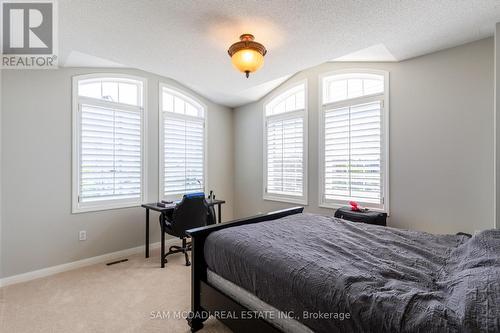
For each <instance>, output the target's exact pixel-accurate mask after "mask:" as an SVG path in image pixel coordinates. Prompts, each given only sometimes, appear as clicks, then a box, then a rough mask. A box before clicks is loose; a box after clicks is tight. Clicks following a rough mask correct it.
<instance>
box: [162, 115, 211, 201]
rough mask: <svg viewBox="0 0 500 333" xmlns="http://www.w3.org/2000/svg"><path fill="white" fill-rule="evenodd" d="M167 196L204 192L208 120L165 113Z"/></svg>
mask: <svg viewBox="0 0 500 333" xmlns="http://www.w3.org/2000/svg"><path fill="white" fill-rule="evenodd" d="M163 126H164V135H163V140H164V141H163V147H164V154H163V156H164V161H163V163H164V166H165V167H164V179H165V181H164V195H165V196H168V195H173V194H179V193H192V192H199V191H203V189H204V183H203V182H204V177H203V168H204V151H203V147H204V130H205V129H204V121H203V119H182V118H181V117H178V116H177V115H172V114H169V112H164V124H163Z"/></svg>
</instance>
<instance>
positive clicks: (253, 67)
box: [227, 34, 267, 78]
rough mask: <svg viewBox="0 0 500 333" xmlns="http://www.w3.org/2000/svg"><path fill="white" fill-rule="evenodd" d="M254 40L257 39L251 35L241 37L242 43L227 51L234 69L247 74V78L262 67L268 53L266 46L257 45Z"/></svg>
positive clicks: (237, 43)
mask: <svg viewBox="0 0 500 333" xmlns="http://www.w3.org/2000/svg"><path fill="white" fill-rule="evenodd" d="M254 39H255V37H254V36H253V35H251V34H243V35H241V36H240V41H239V42H236V43H234V44H233V45H231V46H230V47H229V50H228V51H227V53H229V56H230V57H231V61H232V63H233V65H234V67H236V69H238V70H239V71H240V72H243V73H245V75H246V77H247V78H248V76H249V75H250V73H253V72H255V71H257V70H259V68H261V67H262V65H263V64H264V56H265V55H266V53H267V50H266V48H265V47H264V45H262V44H260V43H257V42H256V41H254Z"/></svg>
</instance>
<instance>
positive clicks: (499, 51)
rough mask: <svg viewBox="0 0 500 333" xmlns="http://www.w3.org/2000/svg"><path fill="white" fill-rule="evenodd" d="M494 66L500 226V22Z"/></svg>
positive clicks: (498, 223) (498, 217)
mask: <svg viewBox="0 0 500 333" xmlns="http://www.w3.org/2000/svg"><path fill="white" fill-rule="evenodd" d="M494 39H495V41H494V42H495V47H494V48H495V52H494V55H495V59H494V62H495V66H494V75H495V78H494V87H495V109H494V114H495V116H494V119H495V120H494V124H495V139H494V140H495V147H494V150H495V151H494V154H495V179H494V183H495V227H496V228H500V133H499V132H498V131H499V130H500V23H497V24H496V26H495V38H494Z"/></svg>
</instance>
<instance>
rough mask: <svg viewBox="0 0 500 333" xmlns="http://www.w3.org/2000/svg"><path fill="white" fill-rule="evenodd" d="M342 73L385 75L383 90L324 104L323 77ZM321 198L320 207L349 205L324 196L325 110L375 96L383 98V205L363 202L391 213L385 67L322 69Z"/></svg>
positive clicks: (387, 87) (388, 113) (319, 198)
mask: <svg viewBox="0 0 500 333" xmlns="http://www.w3.org/2000/svg"><path fill="white" fill-rule="evenodd" d="M340 74H376V75H381V76H383V77H384V92H383V93H376V94H370V95H364V96H360V97H354V98H349V99H345V100H341V101H336V102H330V103H326V104H323V94H324V85H323V82H324V79H325V78H326V77H329V76H333V75H340ZM318 87H319V89H318V109H319V115H318V125H319V126H318V134H319V135H318V153H319V158H318V162H319V163H318V188H319V191H318V194H319V197H318V202H319V205H318V206H319V207H322V208H333V209H337V208H340V207H343V206H346V205H348V202H347V201H346V202H340V201H339V200H326V199H325V131H324V126H325V111H327V110H330V109H332V108H338V107H342V106H354V105H357V104H362V103H364V102H370V101H375V100H381V101H382V111H381V112H382V118H383V119H382V122H381V125H382V139H381V147H382V153H381V157H382V161H383V164H382V166H381V170H380V171H381V175H382V182H381V185H382V193H381V194H382V204H381V206H382V207H372V206H370V204H369V203H366V204H365V203H363V204H362V205H363V206H366V207H367V208H370V209H371V210H374V211H380V212H386V213H387V214H389V207H390V205H389V203H390V200H389V199H390V195H389V192H390V187H389V178H390V175H389V161H390V160H389V150H390V147H389V139H390V128H389V115H390V112H389V111H390V108H389V104H390V103H389V101H390V100H389V90H390V86H389V72H388V71H385V70H379V69H368V68H349V69H340V70H334V71H330V72H326V73H322V74H320V75H319V82H318Z"/></svg>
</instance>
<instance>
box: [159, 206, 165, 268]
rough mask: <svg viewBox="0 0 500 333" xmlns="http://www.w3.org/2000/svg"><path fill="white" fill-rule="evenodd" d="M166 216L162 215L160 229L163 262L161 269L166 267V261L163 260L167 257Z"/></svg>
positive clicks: (161, 258)
mask: <svg viewBox="0 0 500 333" xmlns="http://www.w3.org/2000/svg"><path fill="white" fill-rule="evenodd" d="M164 224H165V215H163V214H160V229H161V255H160V261H161V268H164V267H165V260H164V259H163V258H164V257H165V228H164Z"/></svg>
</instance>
